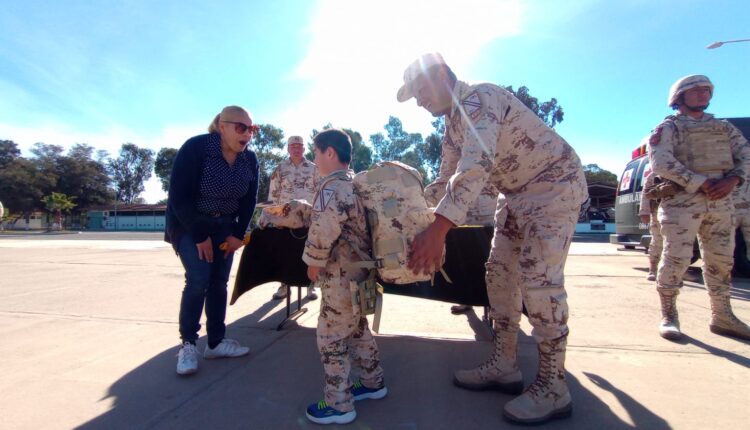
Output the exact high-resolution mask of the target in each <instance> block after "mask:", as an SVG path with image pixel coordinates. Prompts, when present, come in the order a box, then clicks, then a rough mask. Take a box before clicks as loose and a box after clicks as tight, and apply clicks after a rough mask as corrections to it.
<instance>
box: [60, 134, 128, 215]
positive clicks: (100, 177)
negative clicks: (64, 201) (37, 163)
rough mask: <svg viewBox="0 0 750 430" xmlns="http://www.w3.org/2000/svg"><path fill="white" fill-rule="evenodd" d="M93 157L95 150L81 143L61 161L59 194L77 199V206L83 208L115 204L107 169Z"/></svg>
mask: <svg viewBox="0 0 750 430" xmlns="http://www.w3.org/2000/svg"><path fill="white" fill-rule="evenodd" d="M93 154H94V148H93V147H91V146H89V145H87V144H84V143H77V144H75V145H73V146H72V147H71V148H70V149H69V150H68V153H67V155H65V156H59V157H58V158H57V169H56V171H57V174H58V178H57V184H56V186H55V191H56V192H58V193H62V194H66V195H68V196H71V197H75V198H76V202H77V207H78V208H81V209H87V208H89V207H91V206H96V205H103V204H106V203H108V202H111V201H112V199H113V198H114V195H115V193H114V190H113V189H112V188H111V187H110V186H109V183H110V180H109V176H108V175H107V166H106V165H105V164H104V163H102V162H100V161H96V160H94V159H93V158H92V156H93Z"/></svg>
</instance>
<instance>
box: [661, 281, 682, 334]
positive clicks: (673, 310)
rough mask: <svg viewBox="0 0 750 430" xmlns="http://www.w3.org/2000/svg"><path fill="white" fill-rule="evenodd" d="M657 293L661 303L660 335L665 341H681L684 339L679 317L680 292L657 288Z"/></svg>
mask: <svg viewBox="0 0 750 430" xmlns="http://www.w3.org/2000/svg"><path fill="white" fill-rule="evenodd" d="M657 291H658V292H659V300H660V301H661V323H659V335H660V336H661V337H663V338H664V339H668V340H679V339H681V338H682V332H681V331H680V319H679V317H678V316H677V295H678V294H679V293H680V290H676V289H664V288H657Z"/></svg>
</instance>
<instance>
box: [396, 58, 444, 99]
mask: <svg viewBox="0 0 750 430" xmlns="http://www.w3.org/2000/svg"><path fill="white" fill-rule="evenodd" d="M439 64H444V65H447V64H446V63H445V60H443V56H442V55H440V54H438V53H437V52H431V53H429V54H424V55H422V56H421V57H419V58H417V59H416V60H415V61H414V62H413V63H411V64H409V67H407V68H406V71H405V72H404V85H402V86H401V88H400V89H399V90H398V93H397V94H396V100H398V101H399V102H405V101H407V100H409V99H410V98H412V97H414V93H413V88H411V84H412V83H413V82H414V80H415V79H417V77H419V75H421V74H422V73H425V72H426V71H427V70H428V69H429V68H430V67H432V66H437V65H439Z"/></svg>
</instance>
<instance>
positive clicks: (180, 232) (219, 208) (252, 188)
mask: <svg viewBox="0 0 750 430" xmlns="http://www.w3.org/2000/svg"><path fill="white" fill-rule="evenodd" d="M208 131H209V133H208V134H203V135H200V136H195V137H192V138H190V139H188V141H187V142H185V144H183V145H182V147H181V148H180V150H179V152H178V153H177V156H176V158H175V160H174V165H173V167H172V175H171V177H170V183H169V198H168V202H167V227H166V232H165V240H166V241H167V242H169V243H171V244H172V247H173V248H174V250H175V252H176V253H177V255H178V256H179V257H180V261H181V262H182V265H183V266H184V267H185V288H184V289H183V291H182V300H181V302H180V316H179V318H180V337H181V339H182V347H181V349H180V352H179V353H178V355H177V373H178V374H180V375H189V374H192V373H195V372H196V371H197V370H198V350H197V348H196V341H197V340H198V330H200V318H201V313H202V312H203V308H204V307H205V309H206V331H207V332H208V345H207V346H206V349H205V351H204V353H203V357H204V358H207V359H210V358H224V357H240V356H243V355H246V354H247V353H248V352H249V348H247V347H244V346H241V345H240V344H239V343H238V342H237V341H235V340H232V339H228V338H226V337H225V332H226V325H225V324H224V318H225V316H226V307H227V280H228V279H229V271H230V269H231V267H232V257H233V256H234V252H235V251H236V250H237V249H239V248H240V247H241V246H242V239H243V237H244V235H245V229H246V228H247V225H248V223H249V222H250V218H251V216H252V214H253V211H254V210H255V203H256V199H257V195H258V177H259V176H258V159H257V157H256V155H255V153H254V152H253V151H252V150H250V149H249V148H248V143H249V142H250V139H252V137H253V134H255V133H256V132H257V126H256V125H254V124H253V121H252V119H251V118H250V114H248V112H247V111H246V110H245V109H243V108H241V107H239V106H227V107H225V108H224V109H223V110H222V111H221V113H219V114H218V115H216V117H215V118H214V120H213V121H212V122H211V125H209V127H208ZM222 243H226V244H227V246H226V248H225V249H223V250H222V249H220V248H219V246H220V245H221V244H222Z"/></svg>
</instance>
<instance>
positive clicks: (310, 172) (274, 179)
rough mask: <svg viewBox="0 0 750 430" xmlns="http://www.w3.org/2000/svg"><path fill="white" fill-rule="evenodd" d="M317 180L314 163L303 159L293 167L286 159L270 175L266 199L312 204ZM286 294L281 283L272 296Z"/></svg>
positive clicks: (287, 290) (286, 289)
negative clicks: (299, 201)
mask: <svg viewBox="0 0 750 430" xmlns="http://www.w3.org/2000/svg"><path fill="white" fill-rule="evenodd" d="M319 180H320V174H319V173H318V166H316V165H315V163H313V162H312V161H310V160H308V159H306V158H303V159H302V161H301V162H300V163H299V164H297V165H295V164H294V163H293V162H292V159H291V158H287V159H285V160H283V161H282V162H280V163H279V165H278V166H276V168H275V169H274V170H273V172H272V173H271V181H270V184H269V187H268V199H269V200H271V201H272V202H274V203H275V204H277V205H278V204H283V203H288V202H290V201H291V200H305V201H307V202H308V203H312V201H313V197H314V196H315V188H316V187H317V185H318V181H319ZM313 291H314V290H313V289H312V288H309V289H308V290H307V292H308V295H310V294H313V293H312V292H313ZM287 294H289V286H288V285H287V284H284V283H282V284H281V286H280V287H279V290H278V291H277V292H276V294H274V298H282V297H284V296H286V295H287Z"/></svg>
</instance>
